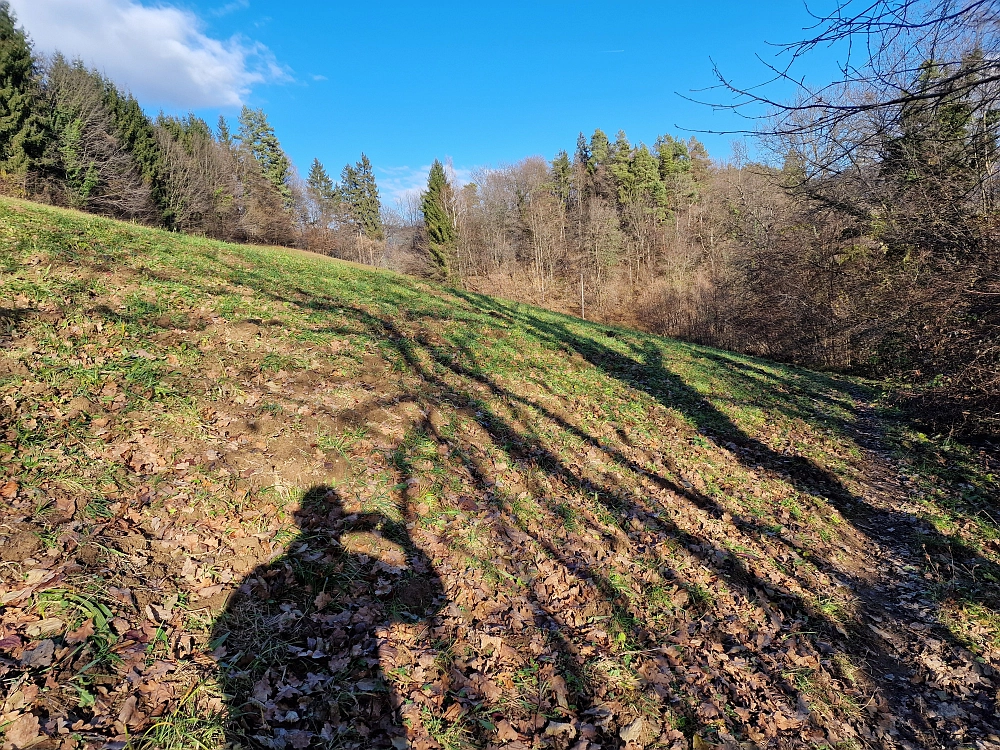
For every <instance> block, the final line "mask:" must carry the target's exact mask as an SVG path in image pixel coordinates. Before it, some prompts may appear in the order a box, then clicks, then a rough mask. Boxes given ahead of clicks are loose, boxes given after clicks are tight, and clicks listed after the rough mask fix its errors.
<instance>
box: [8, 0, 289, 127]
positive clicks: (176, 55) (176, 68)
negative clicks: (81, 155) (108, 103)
mask: <svg viewBox="0 0 1000 750" xmlns="http://www.w3.org/2000/svg"><path fill="white" fill-rule="evenodd" d="M12 6H13V8H14V12H15V13H16V15H17V18H18V23H19V24H20V25H22V26H23V27H24V28H25V30H26V31H27V32H28V35H29V36H30V37H31V39H32V41H33V42H34V44H35V48H36V49H37V50H38V51H41V52H45V53H49V54H51V53H53V52H55V51H59V52H62V53H63V54H64V55H65V56H66V57H68V58H71V59H75V58H80V59H82V60H83V61H84V62H85V63H86V64H87V65H91V66H93V67H96V68H97V69H98V70H100V71H101V72H103V73H104V74H105V75H107V76H109V77H110V78H112V79H113V80H114V81H115V82H116V83H118V85H119V86H123V87H126V88H128V89H129V90H131V91H132V93H133V94H135V96H136V97H137V98H138V99H139V100H140V102H142V103H143V105H145V106H150V105H153V106H160V105H162V106H167V107H178V108H191V109H194V108H198V107H226V106H239V105H241V104H242V103H243V102H244V101H245V99H246V97H247V95H248V94H249V93H250V89H251V87H252V86H253V85H254V84H258V83H265V82H268V81H280V80H287V79H288V78H289V75H288V72H287V70H286V69H285V68H284V67H282V66H281V65H279V64H278V63H277V61H276V60H275V58H274V55H272V54H271V52H270V51H269V50H268V49H267V48H266V47H265V46H264V45H262V44H260V43H257V42H253V41H251V40H248V39H245V38H243V37H239V36H234V37H232V38H230V39H226V40H220V39H213V38H211V37H209V36H207V35H206V34H205V33H204V32H203V29H204V26H203V24H202V22H201V21H200V19H199V18H198V17H197V16H196V15H194V14H193V13H191V12H189V11H186V10H181V9H179V8H174V7H171V6H169V5H157V6H155V7H147V6H145V5H142V4H140V3H139V2H136V1H135V0H85V1H81V0H13V2H12Z"/></svg>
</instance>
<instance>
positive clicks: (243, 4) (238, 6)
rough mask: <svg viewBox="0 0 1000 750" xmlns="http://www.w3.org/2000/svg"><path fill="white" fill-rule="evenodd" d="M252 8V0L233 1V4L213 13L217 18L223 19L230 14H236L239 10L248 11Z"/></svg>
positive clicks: (227, 4)
mask: <svg viewBox="0 0 1000 750" xmlns="http://www.w3.org/2000/svg"><path fill="white" fill-rule="evenodd" d="M249 7H250V0H233V2H231V3H226V4H225V5H223V6H222V7H221V8H216V9H215V10H213V11H212V12H211V13H212V15H213V16H215V17H216V18H222V17H223V16H228V15H229V14H230V13H235V12H236V11H239V10H246V9H247V8H249Z"/></svg>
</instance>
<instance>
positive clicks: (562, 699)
mask: <svg viewBox="0 0 1000 750" xmlns="http://www.w3.org/2000/svg"><path fill="white" fill-rule="evenodd" d="M549 685H550V686H551V687H552V692H553V693H555V696H556V702H557V703H558V704H559V707H560V708H569V688H568V687H567V686H566V680H564V679H563V678H562V677H561V676H560V675H553V676H552V677H551V678H550V679H549Z"/></svg>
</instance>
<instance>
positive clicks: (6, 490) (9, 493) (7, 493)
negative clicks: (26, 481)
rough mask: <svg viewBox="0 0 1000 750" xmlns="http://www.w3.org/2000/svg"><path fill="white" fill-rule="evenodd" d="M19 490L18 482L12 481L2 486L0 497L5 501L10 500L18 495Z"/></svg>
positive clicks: (0, 487)
mask: <svg viewBox="0 0 1000 750" xmlns="http://www.w3.org/2000/svg"><path fill="white" fill-rule="evenodd" d="M17 489H18V487H17V482H15V481H14V480H13V479H12V480H10V481H9V482H7V483H6V484H4V485H3V486H0V497H2V498H3V499H4V500H10V499H11V498H12V497H14V496H15V495H16V494H17Z"/></svg>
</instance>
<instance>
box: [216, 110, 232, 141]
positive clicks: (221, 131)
mask: <svg viewBox="0 0 1000 750" xmlns="http://www.w3.org/2000/svg"><path fill="white" fill-rule="evenodd" d="M215 130H216V139H217V140H218V142H219V143H221V144H222V145H223V146H225V147H226V148H232V147H233V134H232V133H230V132H229V123H228V122H226V117H225V115H219V122H218V124H217V125H216V129H215Z"/></svg>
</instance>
